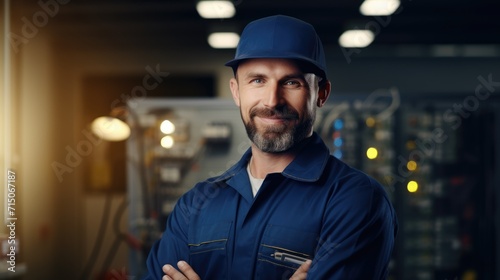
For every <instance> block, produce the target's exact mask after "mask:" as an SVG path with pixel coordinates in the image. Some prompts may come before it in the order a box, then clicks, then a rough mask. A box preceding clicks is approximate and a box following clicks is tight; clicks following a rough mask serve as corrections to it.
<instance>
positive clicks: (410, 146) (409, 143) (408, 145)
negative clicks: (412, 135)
mask: <svg viewBox="0 0 500 280" xmlns="http://www.w3.org/2000/svg"><path fill="white" fill-rule="evenodd" d="M416 147H417V145H416V144H415V141H413V140H408V141H407V142H406V149H407V150H414V149H415V148H416Z"/></svg>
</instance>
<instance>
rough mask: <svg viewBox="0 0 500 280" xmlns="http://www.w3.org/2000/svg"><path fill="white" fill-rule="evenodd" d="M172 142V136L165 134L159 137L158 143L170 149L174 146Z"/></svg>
mask: <svg viewBox="0 0 500 280" xmlns="http://www.w3.org/2000/svg"><path fill="white" fill-rule="evenodd" d="M174 142H175V141H174V138H173V137H172V136H169V135H167V136H165V137H163V138H161V142H160V144H161V146H162V147H163V148H165V149H170V148H172V147H173V146H174Z"/></svg>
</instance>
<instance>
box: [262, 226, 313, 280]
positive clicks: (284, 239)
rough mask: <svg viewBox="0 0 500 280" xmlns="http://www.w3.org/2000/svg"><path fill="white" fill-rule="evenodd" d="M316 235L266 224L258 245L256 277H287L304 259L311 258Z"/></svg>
mask: <svg viewBox="0 0 500 280" xmlns="http://www.w3.org/2000/svg"><path fill="white" fill-rule="evenodd" d="M317 236H318V235H317V234H316V233H313V232H307V231H304V230H299V229H295V228H290V227H284V226H278V225H271V224H269V225H267V227H266V230H265V231H264V235H263V237H262V242H261V244H260V247H259V255H258V261H257V278H258V279H289V278H290V277H291V276H292V275H293V273H294V272H295V270H297V268H299V266H300V265H301V264H302V263H303V262H304V261H306V260H308V259H309V260H312V258H313V257H314V251H315V249H316V246H317V243H318V237H317Z"/></svg>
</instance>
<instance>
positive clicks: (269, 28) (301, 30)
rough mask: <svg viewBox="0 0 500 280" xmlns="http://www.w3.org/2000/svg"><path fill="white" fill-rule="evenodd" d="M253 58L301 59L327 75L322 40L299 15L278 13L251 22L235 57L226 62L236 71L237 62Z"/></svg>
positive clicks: (316, 70) (313, 71) (314, 71)
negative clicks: (295, 16)
mask: <svg viewBox="0 0 500 280" xmlns="http://www.w3.org/2000/svg"><path fill="white" fill-rule="evenodd" d="M252 58H286V59H293V60H297V61H299V62H302V63H301V64H300V65H301V66H302V67H305V68H308V69H305V71H310V72H312V73H314V74H316V75H317V76H319V77H321V78H323V79H327V77H326V60H325V52H324V51H323V44H322V43H321V40H320V38H319V36H318V34H316V30H315V29H314V27H313V26H312V25H311V24H309V23H307V22H304V21H302V20H299V19H297V18H293V17H289V16H284V15H276V16H270V17H265V18H261V19H258V20H255V21H252V22H250V23H249V24H248V25H247V26H246V27H245V29H243V32H242V34H241V37H240V41H239V43H238V47H237V48H236V55H235V57H234V59H232V60H230V61H228V62H226V64H225V65H226V66H229V67H232V68H233V70H234V71H236V69H237V68H238V64H239V63H240V62H241V61H243V60H246V59H252Z"/></svg>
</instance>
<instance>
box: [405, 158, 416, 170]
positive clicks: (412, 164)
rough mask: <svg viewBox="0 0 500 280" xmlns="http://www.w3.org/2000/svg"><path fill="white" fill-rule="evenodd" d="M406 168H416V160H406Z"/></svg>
mask: <svg viewBox="0 0 500 280" xmlns="http://www.w3.org/2000/svg"><path fill="white" fill-rule="evenodd" d="M406 168H408V170H410V171H415V170H417V162H416V161H414V160H410V161H408V163H407V164H406Z"/></svg>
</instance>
